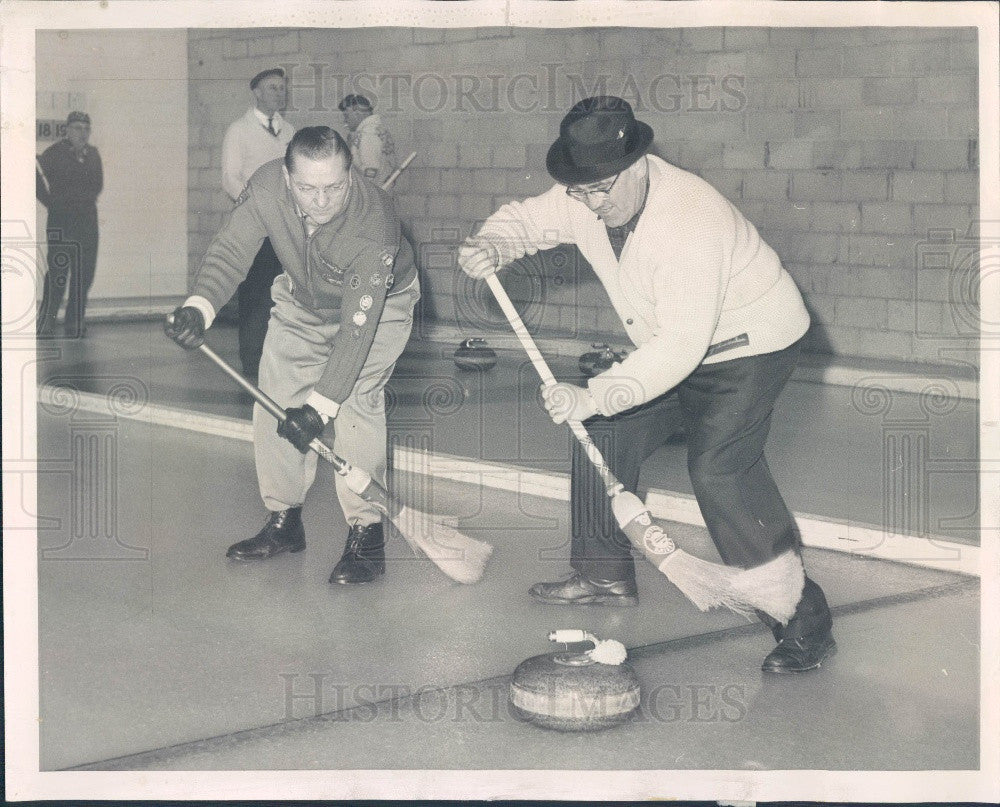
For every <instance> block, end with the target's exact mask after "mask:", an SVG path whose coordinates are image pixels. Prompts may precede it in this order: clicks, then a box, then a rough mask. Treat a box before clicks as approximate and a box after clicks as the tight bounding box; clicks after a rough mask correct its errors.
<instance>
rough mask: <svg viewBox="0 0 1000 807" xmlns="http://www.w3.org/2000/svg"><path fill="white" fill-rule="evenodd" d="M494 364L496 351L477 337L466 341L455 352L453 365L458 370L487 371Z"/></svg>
mask: <svg viewBox="0 0 1000 807" xmlns="http://www.w3.org/2000/svg"><path fill="white" fill-rule="evenodd" d="M496 363H497V354H496V351H495V350H493V348H491V347H488V346H487V344H486V340H485V339H483V338H482V337H479V336H474V337H472V338H471V339H466V340H465V341H464V342H462V344H461V345H459V347H458V350H456V351H455V364H457V365H458V367H459V369H460V370H489V369H490V368H491V367H493V365H494V364H496Z"/></svg>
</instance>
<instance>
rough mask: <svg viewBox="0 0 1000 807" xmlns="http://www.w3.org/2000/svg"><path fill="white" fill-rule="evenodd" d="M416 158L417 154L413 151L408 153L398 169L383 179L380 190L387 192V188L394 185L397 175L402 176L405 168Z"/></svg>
mask: <svg viewBox="0 0 1000 807" xmlns="http://www.w3.org/2000/svg"><path fill="white" fill-rule="evenodd" d="M416 156H417V152H415V151H413V152H410V156H409V157H407V158H406V159H405V160H403V162H401V163H400V164H399V167H398V168H397V169H396V170H395V171H393V172H392V173H391V174H389V176H387V177H386V178H385V182H383V183H382V190H384V191H387V190H389V188H391V187H392V186H393V183H395V181H396V180H397V179H399V175H400V174H402V173H403V171H404V170H406V166H408V165H409V164H410V163H412V162H413V158H414V157H416Z"/></svg>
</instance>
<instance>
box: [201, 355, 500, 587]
mask: <svg viewBox="0 0 1000 807" xmlns="http://www.w3.org/2000/svg"><path fill="white" fill-rule="evenodd" d="M198 349H199V350H200V351H201V352H202V353H204V354H205V355H206V356H208V358H210V359H211V360H212V361H213V362H215V364H216V365H218V367H219V368H220V369H221V370H222V371H223V372H224V373H226V375H228V376H229V377H230V378H232V379H233V381H235V382H236V383H237V384H239V385H240V386H241V387H242V388H243V389H244V390H245V391H246V392H247V393H248V394H249V395H251V396H252V397H253V399H254V400H255V401H256V402H257V403H258V404H260V406H261V407H262V408H263V409H265V410H266V411H267V412H268V413H269V414H271V415H273V416H274V417H275V418H277V419H278V421H279V422H280V421H284V419H285V410H284V409H282V408H281V407H280V406H278V404H277V403H275V401H274V400H272V399H271V398H270V397H269V396H268V395H267V394H265V393H264V392H263V391H261V390H260V389H258V388H257V387H256V386H254V385H253V384H251V383H250V382H249V381H247V380H246V379H245V378H244V377H243V376H242V375H240V374H239V373H238V372H236V370H234V369H233V368H232V367H230V366H229V364H228V363H227V362H226V361H225V359H223V358H222V357H221V356H219V355H218V354H217V353H216V352H215V351H214V350H212V348H210V347H209V346H208V345H206V344H205V343H204V342H202V344H201V345H199V347H198ZM309 447H310V448H311V449H312V450H313V451H315V452H316V453H317V454H319V456H321V457H322V458H323V459H324V460H326V461H327V462H329V463H330V464H331V465H332V466H333V469H334V470H335V471H336V472H337V474H338V475H340V476H342V477H343V478H344V482H345V483H346V484H347V487H349V488H350V489H351V490H353V491H354V492H355V493H357V494H358V495H359V496H360V497H361V498H362V499H364V500H365V501H367V502H371V503H372V504H373V505H375V507H377V508H378V509H379V510H380V511H381V512H382V514H383V515H385V517H386V518H388V519H389V521H391V522H392V524H393V526H394V527H395V528H396V530H397V531H398V532H399V534H400V535H402V536H403V538H404V539H405V540H406V542H407V543H408V544H409V545H410V547H411V548H412V549H413V550H414V552H416V553H418V554H421V553H422V554H424V555H426V556H427V557H428V558H429V559H430V560H431V561H433V563H434V564H435V565H436V566H437V567H438V568H439V569H440V570H441V571H442V572H444V573H445V574H446V575H448V577H450V578H451V579H452V580H456V581H458V582H459V583H476V582H478V581H479V580H480V578H482V576H483V570H484V568H485V566H486V561H487V560H488V559H489V557H490V554H491V553H492V552H493V547H492V546H490V545H489V544H488V543H486V542H484V541H477V540H475V539H474V538H470V537H469V536H467V535H464V534H462V533H461V532H459V531H458V529H456V527H455V526H454V525H453V524H450V523H448V522H447V521H445V520H442V519H436V518H433V517H432V516H431V515H429V514H428V513H424V512H423V511H420V510H417V509H415V508H412V507H407V506H406V505H405V504H403V503H402V502H400V501H399V500H398V499H396V498H395V497H394V496H392V494H390V493H389V491H388V490H386V489H385V488H384V487H383V486H382V485H381V484H379V482H377V481H376V480H374V479H372V478H371V476H369V475H368V474H367V473H365V472H364V471H363V470H361V469H360V468H355V467H353V466H352V465H350V463H348V462H347V460H345V459H343V458H342V457H340V456H338V455H337V454H336V453H335V452H334V451H333V449H331V448H330V447H329V446H328V445H327V444H326V443H324V442H323V441H322V440H320V439H319V438H318V437H317V438H316V439H314V440H313V441H312V442H311V443H310V444H309Z"/></svg>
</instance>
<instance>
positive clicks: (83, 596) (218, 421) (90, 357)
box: [37, 323, 980, 771]
mask: <svg viewBox="0 0 1000 807" xmlns="http://www.w3.org/2000/svg"><path fill="white" fill-rule="evenodd" d="M159 328H160V326H159V324H158V323H121V324H108V323H104V324H100V323H99V324H96V325H94V326H92V329H91V335H90V337H89V338H88V339H87V340H84V341H81V342H73V343H69V342H53V343H51V344H45V345H40V346H39V353H38V355H39V359H38V364H37V379H38V383H39V390H40V393H39V395H40V398H39V400H40V402H39V407H38V464H39V473H38V476H37V483H38V511H37V512H38V525H37V526H38V538H39V640H40V660H39V662H40V670H39V675H40V679H39V686H40V708H41V726H40V756H41V759H40V764H41V769H42V770H46V771H53V770H67V769H73V770H80V769H84V770H152V769H164V770H166V769H170V770H195V769H205V770H208V769H215V770H240V769H343V770H355V769H446V768H458V769H462V768H468V769H481V768H483V767H488V768H492V769H570V770H572V769H588V770H589V769H593V768H594V766H595V762H594V761H595V760H601V765H600V766H599V767H606V768H608V769H656V770H664V769H668V770H669V769H678V770H685V769H687V770H690V769H717V770H724V769H735V770H740V769H744V770H747V769H749V770H768V769H789V768H791V769H828V770H962V769H975V768H978V767H979V764H980V760H979V748H978V742H979V663H980V660H979V644H980V642H979V581H978V578H976V577H975V576H972V575H969V574H965V573H962V571H963V569H964V567H963V566H962V562H961V561H960V560H958V557H959V556H962V555H967V554H969V553H974V552H975V550H976V547H975V545H974V541H975V538H976V536H977V534H978V525H977V511H976V507H977V495H976V491H977V485H978V479H977V476H976V473H975V470H974V468H975V465H976V462H977V459H976V455H975V451H976V442H977V436H976V432H977V429H976V423H977V420H978V413H977V407H976V402H975V400H974V399H970V398H968V397H963V396H958V399H957V400H955V401H953V402H952V404H949V406H950V408H948V409H947V410H945V409H943V408H942V407H941V406H940V405H938V408H936V409H935V407H934V406H933V405H929V404H928V401H927V399H926V396H924V397H923V398H922V397H921V396H920V395H919V394H910V393H905V392H898V391H894V392H890V393H888V398H887V399H884V400H881V401H879V400H877V399H876V398H875V397H873V396H874V393H872V394H870V395H861V396H859V395H858V394H857V392H856V390H855V391H854V392H853V394H852V388H850V387H848V386H835V385H828V384H817V383H812V382H811V381H810V380H809V378H808V375H809V373H808V367H807V368H805V369H804V370H803V371H802V373H801V374H800V375H798V376H796V378H797V379H798V380H793V382H791V383H790V384H789V385H788V387H787V388H786V390H785V392H784V394H783V396H782V398H781V400H780V401H779V405H778V414H777V416H776V417H775V419H774V427H773V429H772V435H771V439H770V442H769V446H768V457H769V461H770V464H771V466H772V468H773V470H774V473H775V477H776V480H777V482H778V484H779V487H780V488H781V489H782V491H783V493H784V495H785V498H786V500H787V501H788V503H789V506H790V507H791V509H792V510H793V511H795V512H796V514H799V515H800V516H802V515H803V514H805V515H807V516H808V517H809V519H812V520H813V521H810V522H809V523H810V524H814V523H815V524H820V525H822V524H823V523H826V522H829V523H830V524H834V525H836V524H840V525H842V526H843V525H846V524H851V525H879V524H885V523H886V522H887V519H888V520H889V521H890V522H891V523H892V524H894V525H898V526H899V528H900V530H901V531H905V530H904V529H903V528H907V527H909V528H911V529H913V530H918V529H926V531H928V532H930V533H931V534H932V535H935V536H939V537H940V542H926V541H925V542H923V545H922V549H919V550H917V549H914V547H919V546H921V545H920V544H907V545H906V547H908V548H907V549H906V550H900V551H910V552H911V557H910V559H918V560H922V561H925V563H924V564H923V565H915V564H912V563H899V562H894V561H891V560H885V559H880V558H878V557H877V554H878V553H877V552H874V553H861V554H856V555H852V554H850V553H848V552H838V551H831V550H829V549H824V548H820V545H822V544H823V542H824V541H828V540H829V539H828V538H825V537H824V536H823V535H821V534H820V532H816V534H815V536H814V535H813V531H814V527H810V529H809V530H805V529H804V533H807V534H806V543H807V545H810V548H807V549H806V550H805V559H806V566H807V569H808V570H809V573H810V575H811V576H812V577H814V578H815V579H816V580H817V581H818V582H819V583H820V584H821V585H822V586H823V588H824V589H825V591H826V594H827V597H828V598H829V600H830V604H831V606H832V607H833V611H834V635H835V637H836V640H837V643H838V652H837V654H836V655H834V656H833V657H831V658H830V659H828V660H827V661H826V662H824V664H823V666H822V667H821V668H820V669H819V670H815V671H812V672H810V673H807V674H802V675H798V676H765V675H763V674H762V673H761V672H760V662H761V660H762V659H763V657H764V655H765V654H766V653H767V652H768V650H769V649H770V648H771V646H772V644H773V643H772V639H771V636H770V633H769V632H768V631H767V629H766V628H765V627H764V626H763V625H760V624H758V623H756V622H754V623H750V622H747V621H746V620H745V619H743V618H741V617H739V616H737V615H734V614H730V613H728V612H718V611H716V612H711V613H707V614H703V613H700V612H699V611H697V610H696V609H695V608H694V606H692V605H691V604H690V603H688V602H687V600H685V599H684V597H683V596H682V595H681V594H680V593H679V592H678V591H677V590H676V589H675V588H674V587H673V586H672V585H671V584H670V583H669V582H668V581H667V580H666V578H664V577H663V576H662V575H660V574H659V573H658V572H657V571H656V570H655V569H654V568H653V567H652V566H651V565H650V564H648V563H646V562H645V561H641V560H640V561H638V565H637V568H638V582H639V591H640V603H639V606H638V607H637V608H620V609H610V608H600V607H587V606H579V607H570V608H567V607H558V606H546V605H542V604H539V603H535V602H533V601H532V600H530V599H529V597H528V596H527V589H528V587H529V586H530V585H531V584H532V583H535V582H538V581H539V580H554V579H559V578H560V577H563V576H564V575H565V574H566V573H567V572H568V570H569V566H568V555H569V538H568V528H569V523H568V522H569V506H568V502H567V501H565V500H563V499H562V498H560V496H561V495H562V494H561V493H560V490H564V489H565V487H566V474H567V472H568V467H569V453H568V452H569V448H568V447H569V444H568V435H567V433H566V432H565V430H564V429H563V428H562V427H556V426H554V425H553V424H552V423H551V421H549V420H548V419H547V417H546V416H545V415H544V413H543V412H542V410H541V409H540V407H539V405H538V403H537V399H536V391H537V386H538V382H537V379H536V377H535V376H534V375H533V374H532V373H533V371H532V370H531V367H530V365H528V364H527V362H526V359H525V357H524V356H523V354H521V353H519V352H517V351H513V350H511V351H507V350H501V351H499V353H500V361H499V363H498V365H497V366H496V367H495V368H494V369H493V370H490V371H489V372H487V373H484V374H469V373H462V372H460V371H458V370H457V369H456V368H455V366H454V364H453V363H452V362H451V359H450V356H451V352H452V351H453V350H454V348H455V346H456V344H457V343H455V342H453V343H450V344H449V343H445V342H432V341H429V340H426V339H420V338H415V339H414V340H413V341H412V342H411V349H410V350H408V351H407V353H406V354H404V356H403V358H402V359H401V361H400V363H399V365H398V367H397V371H396V374H395V376H394V377H393V379H392V381H391V383H390V386H389V390H388V408H389V413H390V414H389V426H390V442H391V443H392V445H393V446H394V447H395V448H396V449H397V451H396V454H395V457H396V463H395V468H394V470H393V486H394V487H395V489H396V490H397V491H400V495H401V496H403V497H404V498H406V499H407V500H414V499H415V500H419V502H420V503H421V506H422V507H425V508H426V509H429V510H432V511H434V512H435V513H436V514H439V515H441V516H450V517H454V518H457V519H458V526H459V528H460V529H461V530H462V531H463V532H465V533H466V534H468V535H470V536H472V537H474V538H478V539H481V540H485V541H488V542H490V543H491V544H493V546H494V548H495V549H494V554H493V557H492V558H491V560H490V562H489V564H488V566H487V570H486V574H485V576H484V579H483V580H482V581H481V582H480V583H478V584H475V585H471V586H462V585H460V584H457V583H453V582H452V581H450V580H449V579H448V578H446V577H445V576H444V575H443V574H441V572H440V571H439V570H438V569H437V568H436V567H435V566H433V565H432V564H431V563H429V562H428V561H426V560H423V559H419V558H415V557H414V555H413V554H412V553H411V551H410V550H409V548H408V547H407V546H406V544H405V543H404V542H403V541H402V540H401V539H400V538H398V537H394V538H393V539H391V540H390V542H389V545H388V547H387V552H388V572H387V574H386V575H385V577H384V578H382V579H381V580H379V581H378V582H376V583H374V584H371V585H367V586H358V587H342V586H331V585H329V584H328V583H327V577H328V575H329V573H330V569H331V568H332V566H333V564H334V563H335V562H336V560H337V558H338V557H339V556H340V552H341V549H342V547H343V541H344V537H345V534H346V525H345V523H344V520H343V517H342V515H341V513H340V509H339V506H338V505H337V502H336V498H335V496H334V495H333V493H332V478H331V472H330V470H329V468H327V467H321V468H320V473H319V476H318V478H317V482H316V484H315V485H314V486H313V489H312V491H311V492H310V495H309V498H308V499H307V501H306V503H305V508H304V511H303V520H304V522H305V527H306V538H307V549H306V551H304V552H302V553H299V554H295V555H282V556H279V557H277V558H274V559H272V560H270V561H267V562H264V563H256V564H239V563H233V562H227V560H226V559H225V557H224V555H225V550H226V548H227V547H228V546H229V545H230V544H232V543H234V542H235V541H238V540H241V539H243V538H246V537H249V536H251V535H252V534H253V533H255V532H256V531H257V530H258V529H259V528H260V526H261V524H262V523H263V521H264V515H265V511H264V509H263V506H262V504H261V503H260V499H259V496H258V493H257V486H256V480H255V475H254V468H253V457H252V446H251V444H250V443H249V442H248V441H247V439H246V436H247V434H246V433H247V422H248V417H249V412H250V401H249V398H248V397H247V396H246V395H245V394H243V393H242V392H240V391H239V390H237V389H236V387H235V385H234V384H232V382H230V381H229V380H227V379H226V378H225V377H224V376H223V375H222V374H221V373H220V372H219V371H218V370H217V369H216V368H214V367H213V366H212V365H211V364H210V363H209V362H208V361H207V360H206V359H205V358H204V357H202V356H200V355H199V354H198V353H196V352H195V353H192V354H185V353H184V352H183V351H181V350H180V349H178V348H176V347H175V346H174V345H172V344H170V343H169V342H168V341H167V340H166V338H165V337H163V336H162V334H161V333H160V330H159ZM209 340H210V341H211V343H212V344H213V345H214V346H216V348H217V349H218V350H219V352H220V353H221V354H222V355H223V356H225V357H227V358H229V359H230V360H233V361H234V362H235V353H236V351H235V333H234V331H233V330H232V329H226V328H218V329H213V330H212V331H210V333H209ZM553 368H554V370H555V372H556V375H557V376H559V377H560V378H565V379H567V380H578V370H577V369H576V354H570V353H569V352H568V351H567V352H566V353H564V355H562V356H554V357H553ZM871 375H872V376H873V377H875V376H877V375H878V372H877V371H876V370H872V373H871ZM904 437H905V440H904ZM918 442H919V445H920V446H922V448H921V450H920V451H919V452H917V453H918V454H920V456H922V457H923V460H922V461H923V462H925V463H930V465H927V466H925V470H926V467H930V468H931V470H933V468H934V467H936V466H934V463H935V462H937V463H938V464H939V466H940V468H941V469H942V471H941V473H938V474H936V475H935V474H933V473H923V474H922V478H925V479H930V482H929V483H928V484H927V485H926V486H925V487H920V488H919V489H917V488H914V491H916V493H913V495H917V493H919V496H920V497H921V500H920V503H919V507H918V508H917V509H916V510H915V511H914V512H913V513H910V512H909V511H907V512H902V513H896V512H887V511H886V506H885V504H884V503H885V502H886V501H887V497H886V495H885V494H886V492H887V491H892V490H896V489H897V488H898V487H899V486H900V485H903V486H905V485H907V484H911V482H908V481H907V479H900V478H897V476H894V475H893V471H892V470H891V469H893V468H895V466H894V465H893V464H892V463H889V464H888V465H887V464H886V462H885V458H886V456H887V455H886V454H885V452H886V451H887V450H890V449H892V450H896V449H898V450H899V452H900V453H899V457H900V460H901V461H902V462H904V464H905V465H906V469H908V470H907V473H909V471H910V470H912V469H913V468H915V467H917V466H915V465H914V464H913V463H914V462H915V460H913V459H912V452H910V453H907V451H904V450H903V449H902V448H899V447H900V446H903V445H904V444H905V445H908V446H909V445H914V444H916V443H918ZM893 447H896V449H894V448H893ZM428 455H435V456H441V457H446V458H450V460H449V462H450V463H451V464H450V465H448V463H443V464H442V463H438V464H437V465H435V461H434V460H432V459H427V456H428ZM445 466H447V467H445ZM887 468H889V469H890V470H888V471H887V470H886V469H887ZM449 469H450V470H449ZM946 471H947V472H946ZM498 479H499V480H500V481H499V482H498V481H497V480H498ZM484 482H486V483H487V484H483V483H484ZM560 486H562V487H560ZM643 486H644V487H645V488H648V489H651V490H656V491H659V494H658V495H660V496H661V498H664V500H665V501H667V500H669V501H670V502H673V503H674V504H673V505H671V506H680V507H681V509H683V506H682V505H683V502H684V501H685V498H686V497H688V500H689V494H690V486H689V484H688V482H687V478H686V471H685V466H684V446H683V445H682V444H679V445H672V446H668V447H666V448H665V449H663V450H661V451H660V452H658V453H657V454H656V455H654V456H653V457H652V458H651V459H650V460H649V461H648V462H647V464H646V467H645V470H644V475H643ZM907 490H908V489H905V488H904V489H903V493H904V494H907V495H909V494H908V493H907ZM539 494H541V495H539ZM671 497H673V498H671ZM890 498H891V497H890ZM903 498H904V499H906V498H907V497H906V496H904V497H903ZM678 502H680V503H681V505H677V503H678ZM685 520H687V521H691V519H684V518H680V521H685ZM664 525H665V526H666V527H667V529H668V530H669V531H670V533H671V534H672V535H673V536H674V537H675V539H676V540H677V542H678V544H679V545H680V546H681V547H683V548H684V549H686V550H687V551H689V552H691V553H693V554H696V555H699V556H702V557H705V558H708V559H713V560H715V559H717V557H718V556H717V555H716V554H715V550H714V548H713V547H712V545H711V542H710V540H709V538H708V536H707V533H706V532H705V530H704V528H702V527H700V526H698V525H697V524H695V523H676V522H664ZM815 529H816V530H818V529H819V528H818V527H816V528H815ZM845 529H846V528H845ZM845 534H854V535H855V536H856V537H857V536H858V535H860V536H861V537H862V538H863V539H866V538H865V536H869V533H867V532H864V531H861V532H858V531H857V530H854V531H853V533H852V532H851V531H849V530H848V531H847V533H845ZM813 538H815V540H813ZM859 540H860V539H859ZM866 540H867V539H866ZM914 552H916V553H917V554H920V557H919V558H914V557H913V553H914ZM927 561H930V562H929V563H928V562H927ZM949 564H951V565H949ZM557 628H582V629H584V630H587V631H589V632H591V633H593V634H596V635H597V636H599V637H601V638H606V639H617V640H619V641H621V642H622V643H624V644H625V646H626V647H627V648H628V649H629V659H630V663H631V664H632V665H633V667H634V668H635V671H636V673H637V674H638V676H639V679H640V682H641V685H642V693H643V695H642V703H641V706H640V709H639V712H638V714H637V715H636V717H635V718H634V719H632V720H631V721H629V722H627V723H626V724H625V725H623V726H620V727H617V728H613V729H610V730H607V731H604V732H597V733H593V734H584V733H577V734H560V733H556V732H552V731H546V730H543V729H540V728H537V727H535V726H533V725H530V724H528V723H524V722H522V721H520V720H518V719H516V718H515V717H514V716H513V715H512V714H511V712H510V710H509V708H508V705H507V687H508V685H509V680H510V675H511V673H512V672H513V670H514V668H515V667H516V666H517V664H518V663H520V662H521V661H522V660H523V659H525V658H527V657H529V656H533V655H537V654H540V653H547V652H550V651H551V650H553V649H554V648H553V647H552V645H550V643H549V642H548V641H547V636H548V633H549V631H551V630H553V629H557ZM484 763H485V765H484Z"/></svg>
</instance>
